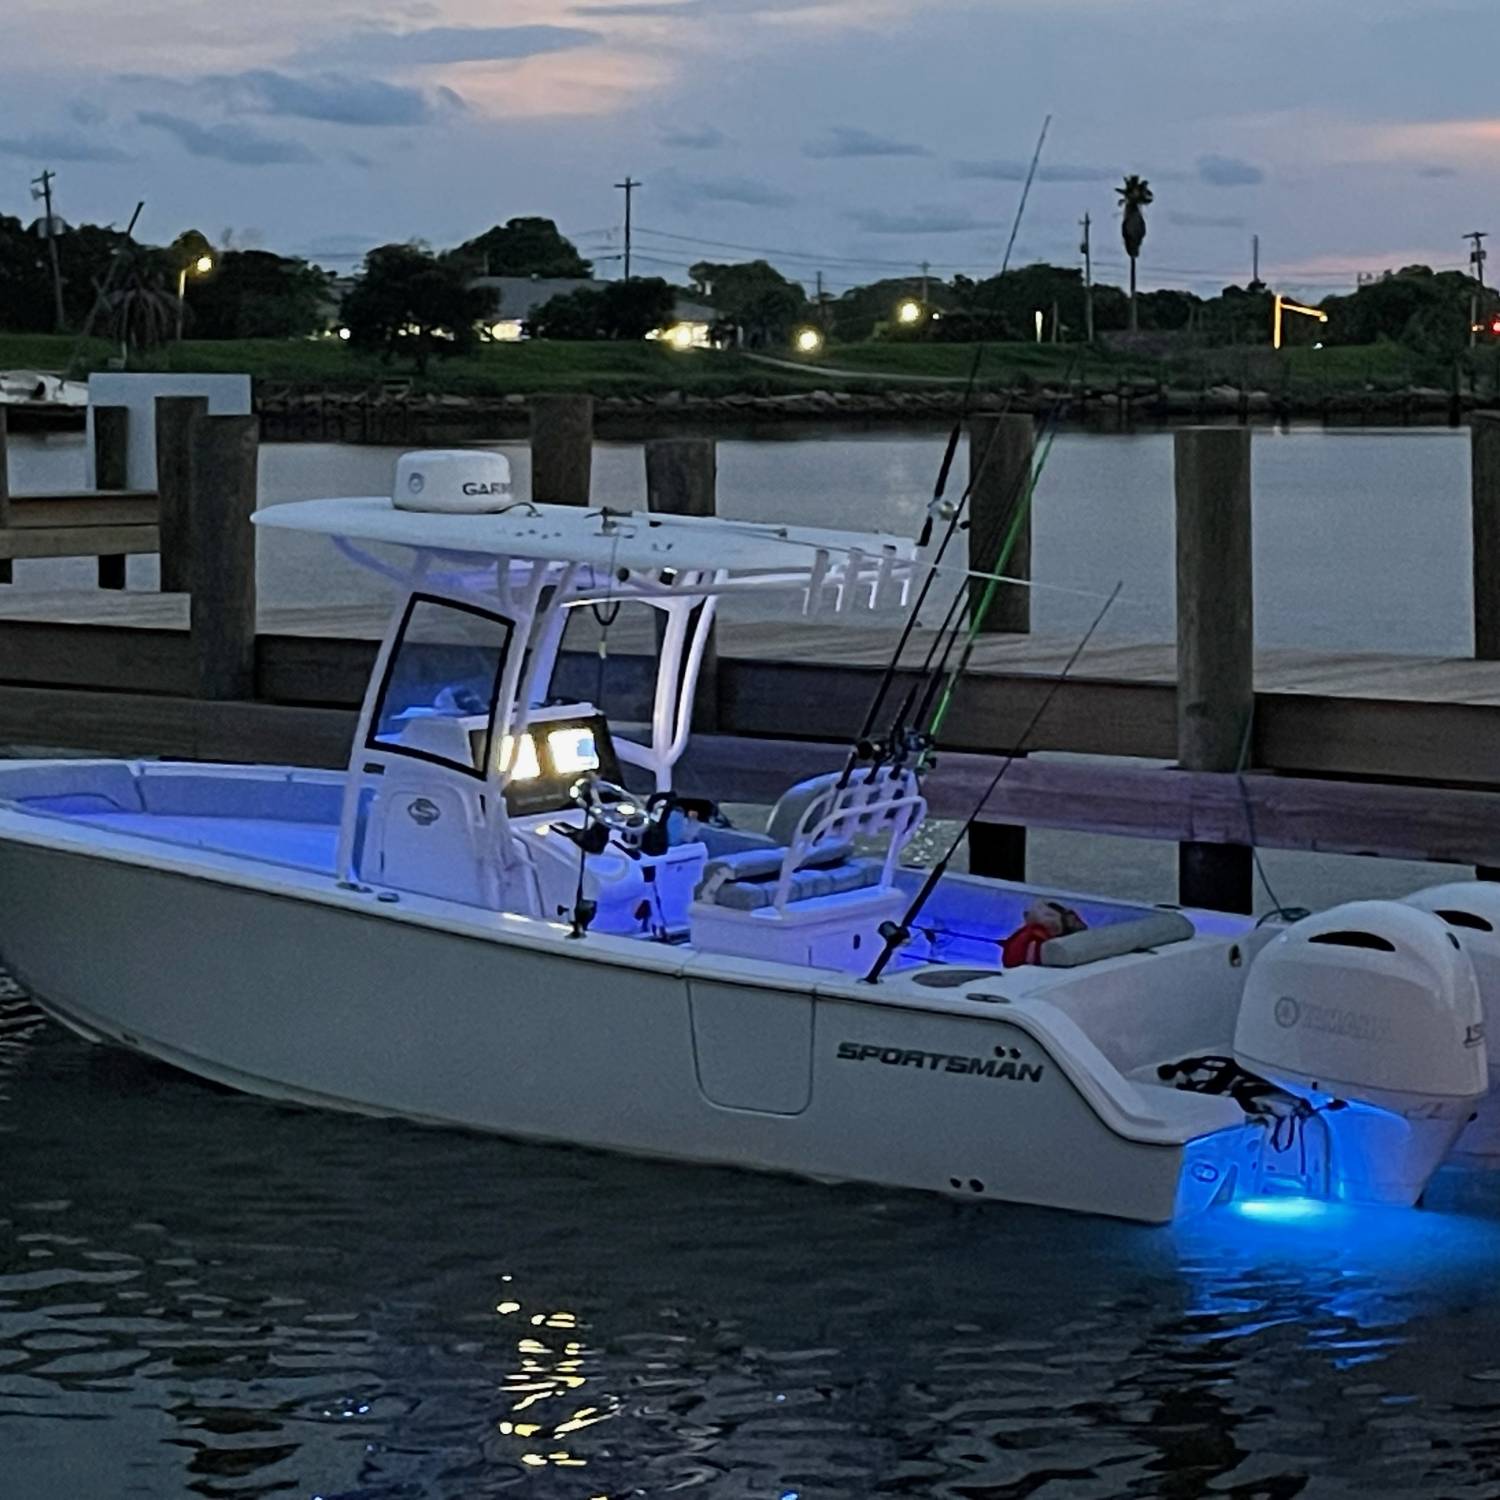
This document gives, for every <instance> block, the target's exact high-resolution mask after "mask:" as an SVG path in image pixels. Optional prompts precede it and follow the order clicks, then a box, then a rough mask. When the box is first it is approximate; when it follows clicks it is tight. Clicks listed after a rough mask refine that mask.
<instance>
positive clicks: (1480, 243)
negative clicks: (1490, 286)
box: [1464, 229, 1490, 349]
mask: <svg viewBox="0 0 1500 1500" xmlns="http://www.w3.org/2000/svg"><path fill="white" fill-rule="evenodd" d="M1464 238H1465V239H1466V240H1473V241H1474V248H1473V249H1472V250H1471V251H1469V266H1470V268H1471V269H1472V270H1473V272H1474V283H1475V285H1474V290H1473V291H1472V292H1471V293H1470V294H1469V348H1471V349H1472V348H1473V347H1474V345H1475V344H1476V343H1477V342H1478V340H1479V294H1480V293H1481V292H1482V291H1483V290H1484V263H1485V261H1486V260H1488V259H1489V254H1490V252H1489V251H1488V250H1486V249H1485V248H1484V242H1485V240H1486V239H1488V238H1489V230H1487V229H1471V230H1470V231H1469V232H1468V234H1466V235H1465V236H1464Z"/></svg>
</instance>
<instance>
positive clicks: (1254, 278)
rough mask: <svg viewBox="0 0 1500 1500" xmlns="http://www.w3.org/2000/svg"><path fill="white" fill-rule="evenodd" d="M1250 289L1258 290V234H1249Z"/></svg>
mask: <svg viewBox="0 0 1500 1500" xmlns="http://www.w3.org/2000/svg"><path fill="white" fill-rule="evenodd" d="M1250 290H1251V291H1252V292H1258V291H1259V290H1260V236H1259V235H1258V234H1252V235H1251V236H1250Z"/></svg>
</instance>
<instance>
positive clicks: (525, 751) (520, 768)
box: [500, 734, 542, 781]
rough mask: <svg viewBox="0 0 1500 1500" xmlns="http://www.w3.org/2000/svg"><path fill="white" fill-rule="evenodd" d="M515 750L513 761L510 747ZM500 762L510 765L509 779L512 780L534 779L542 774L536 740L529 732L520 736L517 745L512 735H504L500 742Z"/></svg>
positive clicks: (503, 764)
mask: <svg viewBox="0 0 1500 1500" xmlns="http://www.w3.org/2000/svg"><path fill="white" fill-rule="evenodd" d="M513 748H514V750H515V761H514V763H512V761H511V752H512V749H513ZM500 764H501V765H502V766H510V779H511V780H512V781H535V780H536V779H537V777H538V776H540V775H541V774H542V767H541V763H540V761H538V760H537V755H536V741H535V740H533V739H532V737H531V736H530V735H529V734H523V735H522V736H521V742H520V744H519V746H517V745H516V742H515V740H514V739H513V737H512V736H510V735H506V736H505V738H504V739H503V740H501V742H500Z"/></svg>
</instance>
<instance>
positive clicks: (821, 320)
mask: <svg viewBox="0 0 1500 1500" xmlns="http://www.w3.org/2000/svg"><path fill="white" fill-rule="evenodd" d="M818 326H819V327H820V328H821V329H822V330H823V332H824V333H827V332H828V294H827V293H826V292H825V291H824V290H823V273H822V272H821V271H819V272H818Z"/></svg>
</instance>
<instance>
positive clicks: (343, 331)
mask: <svg viewBox="0 0 1500 1500" xmlns="http://www.w3.org/2000/svg"><path fill="white" fill-rule="evenodd" d="M339 337H340V338H341V339H343V341H344V342H345V343H346V344H347V343H348V342H349V340H350V339H352V338H353V337H354V334H353V333H352V332H351V331H350V330H349V329H347V328H340V329H339Z"/></svg>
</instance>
